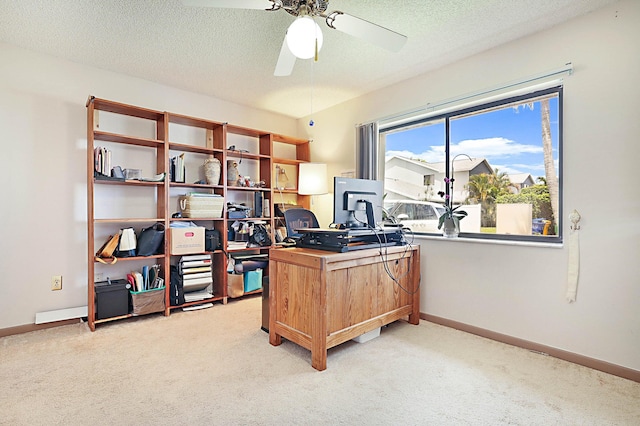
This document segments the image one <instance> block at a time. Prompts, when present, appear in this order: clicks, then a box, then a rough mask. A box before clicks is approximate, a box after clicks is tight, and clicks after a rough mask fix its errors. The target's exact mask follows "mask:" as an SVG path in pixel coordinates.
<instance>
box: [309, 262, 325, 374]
mask: <svg viewBox="0 0 640 426" xmlns="http://www.w3.org/2000/svg"><path fill="white" fill-rule="evenodd" d="M311 297H312V298H313V303H312V306H313V314H312V317H311V366H312V367H313V368H315V369H316V370H319V371H322V370H326V369H327V274H322V275H321V277H320V279H319V280H313V282H312V283H311Z"/></svg>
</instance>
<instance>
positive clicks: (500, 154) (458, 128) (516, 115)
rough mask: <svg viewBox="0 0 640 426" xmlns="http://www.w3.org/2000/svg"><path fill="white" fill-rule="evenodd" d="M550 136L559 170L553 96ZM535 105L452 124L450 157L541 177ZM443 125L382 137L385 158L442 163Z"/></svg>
mask: <svg viewBox="0 0 640 426" xmlns="http://www.w3.org/2000/svg"><path fill="white" fill-rule="evenodd" d="M549 108H550V117H551V136H552V139H553V151H554V157H555V159H556V173H557V172H558V169H557V167H558V164H557V160H558V98H555V97H554V98H551V99H550V102H549ZM541 115H542V114H541V110H540V103H539V102H535V103H533V109H531V108H529V107H528V106H524V105H523V106H520V107H518V108H512V107H508V108H504V109H501V110H496V111H491V112H488V113H484V114H478V115H473V116H468V117H464V118H460V119H456V120H451V156H452V157H453V156H454V155H456V154H460V153H464V154H467V155H469V156H470V157H472V158H485V159H486V160H487V161H488V162H489V164H490V165H491V167H493V169H494V170H495V169H496V168H497V169H498V171H500V172H507V173H509V174H515V173H529V174H531V176H532V177H533V179H534V180H535V179H536V177H538V176H544V162H543V152H542V124H541V123H542V117H541ZM444 138H445V136H444V121H441V122H439V123H436V124H434V125H430V126H422V127H418V128H415V129H410V130H407V131H404V132H397V133H391V134H388V135H387V136H386V152H385V155H386V156H387V157H389V156H392V155H400V156H403V157H408V158H413V159H422V160H425V161H427V162H442V161H444Z"/></svg>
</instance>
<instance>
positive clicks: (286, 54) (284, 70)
mask: <svg viewBox="0 0 640 426" xmlns="http://www.w3.org/2000/svg"><path fill="white" fill-rule="evenodd" d="M295 64H296V57H295V56H294V54H293V53H291V50H289V46H287V38H286V37H285V38H284V40H283V41H282V47H281V48H280V55H279V56H278V63H277V64H276V69H275V71H274V72H273V75H275V76H276V77H286V76H288V75H291V73H292V72H293V66H294V65H295Z"/></svg>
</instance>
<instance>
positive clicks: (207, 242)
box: [204, 229, 222, 251]
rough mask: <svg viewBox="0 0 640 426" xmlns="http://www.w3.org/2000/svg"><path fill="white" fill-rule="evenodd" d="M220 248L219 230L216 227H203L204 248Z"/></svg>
mask: <svg viewBox="0 0 640 426" xmlns="http://www.w3.org/2000/svg"><path fill="white" fill-rule="evenodd" d="M219 248H222V242H221V241H220V231H218V230H217V229H205V230H204V250H205V251H215V250H218V249H219Z"/></svg>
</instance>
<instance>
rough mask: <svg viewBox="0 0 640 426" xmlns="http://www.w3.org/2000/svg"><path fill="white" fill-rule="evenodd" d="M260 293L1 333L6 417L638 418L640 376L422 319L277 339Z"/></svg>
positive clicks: (265, 421) (142, 421)
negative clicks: (317, 357)
mask: <svg viewBox="0 0 640 426" xmlns="http://www.w3.org/2000/svg"><path fill="white" fill-rule="evenodd" d="M260 318H261V298H260V297H253V298H249V299H242V300H234V301H232V302H230V303H229V304H227V305H221V304H217V305H214V306H213V307H212V308H209V309H205V310H200V311H192V312H175V313H173V314H172V315H171V316H170V317H164V316H162V315H151V316H147V317H141V318H138V319H136V320H126V321H119V322H113V323H107V324H101V325H98V328H97V330H96V332H94V333H92V332H90V331H89V329H88V327H87V325H86V324H77V325H67V326H63V327H56V328H52V329H47V330H41V331H35V332H31V333H25V334H21V335H16V336H8V337H4V338H0V413H1V414H0V424H2V425H116V424H117V425H151V424H154V425H183V424H192V425H317V424H328V425H361V424H362V425H364V424H366V425H400V424H403V425H425V424H427V425H638V424H640V383H636V382H632V381H629V380H626V379H622V378H619V377H616V376H612V375H609V374H606V373H602V372H599V371H596V370H591V369H589V368H586V367H582V366H578V365H575V364H572V363H569V362H566V361H562V360H558V359H555V358H551V357H549V356H545V355H541V354H538V353H534V352H529V351H527V350H524V349H520V348H516V347H513V346H509V345H505V344H502V343H498V342H495V341H492V340H488V339H484V338H481V337H477V336H474V335H471V334H467V333H464V332H460V331H457V330H453V329H450V328H447V327H442V326H439V325H435V324H432V323H429V322H425V321H421V322H420V325H418V326H414V325H410V324H408V323H406V322H403V321H399V322H396V323H393V324H391V325H390V326H388V327H384V328H383V329H382V331H381V334H380V336H379V337H377V338H375V339H373V340H371V341H368V342H365V343H356V342H347V343H345V344H342V345H340V346H338V347H336V348H333V349H330V350H329V356H328V360H327V370H325V371H322V372H319V371H316V370H314V369H313V368H312V367H311V354H310V352H309V351H307V350H305V349H303V348H301V347H299V346H297V345H296V344H294V343H291V342H288V341H284V342H283V344H282V345H281V346H278V347H274V346H271V345H270V344H269V342H268V335H267V333H265V332H264V331H262V330H261V329H260V325H261V324H260V321H261V319H260Z"/></svg>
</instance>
